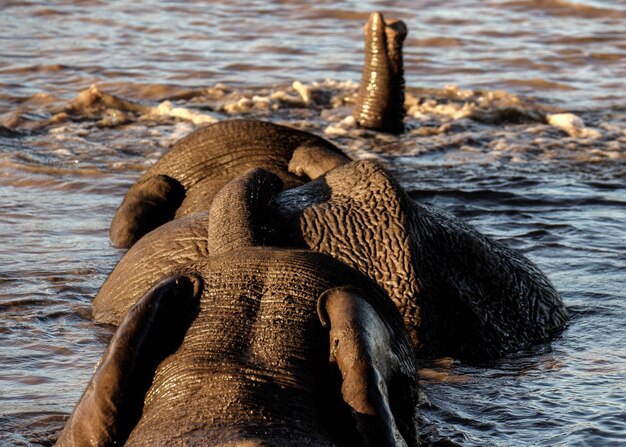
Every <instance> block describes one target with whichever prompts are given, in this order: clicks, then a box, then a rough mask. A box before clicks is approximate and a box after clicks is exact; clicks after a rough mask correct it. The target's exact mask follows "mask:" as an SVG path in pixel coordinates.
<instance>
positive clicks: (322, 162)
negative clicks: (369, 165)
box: [289, 140, 350, 180]
mask: <svg viewBox="0 0 626 447" xmlns="http://www.w3.org/2000/svg"><path fill="white" fill-rule="evenodd" d="M349 161H350V159H349V158H347V157H346V156H345V155H343V154H342V153H341V152H339V151H337V149H336V148H334V147H330V146H328V147H327V146H325V145H323V144H321V143H320V142H319V141H317V140H312V141H307V142H306V143H303V144H301V145H300V146H298V147H297V148H296V150H294V151H293V154H292V156H291V160H289V172H291V173H292V174H296V175H298V176H300V177H303V176H306V177H308V178H309V179H310V180H315V179H316V178H318V177H319V176H320V175H323V174H325V173H326V172H328V171H330V170H331V169H333V168H336V167H337V166H340V165H343V164H346V163H348V162H349Z"/></svg>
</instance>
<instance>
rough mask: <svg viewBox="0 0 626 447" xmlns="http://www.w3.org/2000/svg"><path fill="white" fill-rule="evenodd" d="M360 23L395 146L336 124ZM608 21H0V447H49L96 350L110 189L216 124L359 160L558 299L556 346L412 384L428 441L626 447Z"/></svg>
mask: <svg viewBox="0 0 626 447" xmlns="http://www.w3.org/2000/svg"><path fill="white" fill-rule="evenodd" d="M374 10H380V11H382V12H383V13H385V15H386V16H389V17H393V16H395V17H399V18H402V19H403V20H404V21H405V22H406V23H407V26H408V27H409V36H408V38H407V41H406V44H405V71H406V80H407V86H408V95H407V108H408V110H409V113H408V117H407V120H406V123H407V127H408V131H407V132H406V133H405V134H403V135H401V136H399V137H395V136H389V135H383V134H376V133H373V132H367V131H362V130H357V129H354V128H353V127H351V126H350V125H349V123H347V121H346V118H347V117H348V116H349V115H350V109H351V106H352V102H353V100H354V95H355V92H356V89H357V86H358V81H359V76H360V70H361V65H362V57H363V56H362V47H363V43H362V37H361V33H362V31H361V28H362V26H363V24H364V23H365V21H366V19H367V17H368V15H369V13H370V12H371V11H374ZM625 18H626V2H624V1H611V2H609V1H565V0H548V1H538V0H537V1H534V0H510V1H495V0H491V1H471V0H468V1H462V0H453V1H449V2H444V3H442V2H434V1H396V2H387V1H375V0H366V1H358V2H357V1H333V2H330V1H319V2H315V3H312V2H305V1H263V2H261V1H231V2H213V1H200V0H195V1H186V2H177V1H156V0H144V1H134V2H122V1H106V2H105V1H99V0H92V1H84V2H73V1H69V0H66V1H63V0H57V1H53V2H50V1H35V0H32V1H29V0H22V1H19V0H14V1H12V0H8V1H5V2H3V3H2V5H1V6H0V39H1V45H0V54H1V55H2V57H1V58H0V125H2V126H3V127H0V312H1V315H2V318H0V365H2V369H1V372H0V444H2V445H9V446H13V445H15V446H34V445H50V444H51V443H52V442H53V441H54V440H55V439H56V434H57V432H58V430H59V429H60V428H61V427H62V426H63V423H64V421H65V419H66V418H67V416H68V415H69V413H70V412H71V410H72V408H73V406H74V405H75V403H76V401H77V400H78V398H79V397H80V395H81V393H82V391H83V389H84V387H85V385H86V383H87V381H88V379H89V377H90V376H91V374H92V372H93V369H94V365H95V363H96V362H97V360H98V358H99V356H100V354H101V353H102V351H103V349H104V347H105V346H106V343H107V341H108V339H109V337H110V335H111V332H112V328H110V327H107V326H102V325H97V324H95V323H94V322H93V321H92V320H91V301H92V299H93V297H94V296H95V294H96V293H97V291H98V289H99V287H100V285H101V284H102V282H103V281H104V279H105V278H106V276H107V275H108V273H109V272H110V271H111V269H112V268H113V266H114V265H115V263H116V262H117V261H118V260H119V259H120V257H121V256H122V255H123V252H122V251H121V250H116V249H114V248H113V247H111V245H110V243H109V241H108V234H107V232H108V226H109V223H110V220H111V218H112V216H113V213H114V212H115V209H116V207H117V206H118V205H119V203H120V202H121V199H122V197H123V195H124V193H125V191H126V190H127V188H128V186H129V185H130V184H132V182H133V181H134V180H135V179H137V178H138V177H139V175H140V174H141V172H142V171H143V170H144V169H145V168H146V167H147V166H149V165H150V164H152V163H154V162H155V161H156V160H157V159H158V157H159V156H160V155H161V154H162V153H163V152H164V151H165V150H167V148H168V146H169V145H170V144H171V143H172V142H174V141H176V140H177V139H179V138H181V137H182V136H184V135H186V134H187V133H189V132H191V131H192V130H193V129H195V128H197V127H198V126H201V125H204V124H206V123H209V122H212V121H215V120H221V119H227V118H234V117H254V118H261V119H267V120H271V121H274V122H277V123H282V124H288V125H291V126H294V127H298V128H302V129H305V130H309V131H312V132H315V133H317V134H319V135H322V136H324V137H326V138H328V139H330V140H331V141H333V142H334V143H335V144H337V145H338V146H340V147H341V148H342V149H344V150H345V151H346V152H347V153H348V154H349V155H351V156H352V157H354V158H377V159H379V160H380V161H382V162H383V163H385V164H386V166H388V168H389V169H391V170H392V171H393V172H394V173H395V174H396V175H397V176H398V178H399V180H400V181H401V183H402V184H403V185H404V186H405V187H406V188H407V190H408V191H409V192H410V194H411V196H412V197H413V198H414V199H415V200H421V201H427V202H431V203H434V204H436V205H438V206H441V207H443V208H446V209H447V210H449V211H451V212H453V213H455V214H457V215H458V216H460V217H462V218H464V219H466V220H468V221H469V222H471V223H472V224H474V225H475V226H477V227H478V228H479V229H480V230H481V231H483V232H485V233H486V234H489V235H491V236H492V237H494V238H496V239H499V240H502V241H504V242H505V243H507V244H509V245H511V246H513V247H515V248H517V249H519V250H520V251H522V252H523V253H525V254H526V255H527V256H528V257H529V258H531V259H532V260H533V261H534V262H536V263H537V264H538V265H539V266H540V267H541V268H542V269H543V270H544V271H545V272H546V273H547V275H548V276H549V277H550V279H551V280H552V281H553V282H554V284H555V286H556V287H557V289H558V290H559V291H560V292H561V294H562V296H563V298H564V300H565V303H566V304H567V306H568V308H569V310H570V313H571V315H572V320H571V323H570V325H569V326H568V328H567V329H566V330H565V332H564V333H563V334H562V336H561V337H559V338H557V339H556V340H554V341H552V342H547V343H544V344H541V345H539V346H536V347H533V348H531V349H528V350H527V351H524V352H520V353H516V354H514V355H511V356H509V357H507V358H505V359H502V360H500V361H497V362H493V363H490V364H484V365H466V364H463V363H460V362H458V361H456V360H454V359H438V360H437V361H435V362H432V363H431V364H427V365H423V366H424V368H423V369H422V372H421V375H422V380H421V386H422V389H423V393H424V399H423V404H422V414H423V416H424V422H423V424H422V427H420V430H421V433H422V435H423V437H424V439H425V440H426V441H427V442H434V441H437V440H440V439H450V440H453V441H455V442H458V443H461V444H462V445H468V446H513V445H520V446H527V445H536V446H557V445H568V446H570V445H598V446H611V445H615V446H617V445H623V444H624V443H626V398H625V397H624V396H626V319H625V318H624V315H625V310H626V309H625V307H626V304H625V303H626V292H625V289H626V287H625V286H626V281H625V278H626V257H625V256H624V253H626V225H624V223H625V222H626V169H625V168H626V163H625V160H626V155H625V147H626V109H625V107H624V99H625V98H624V91H626V85H625V81H624V79H626V63H625V60H626V43H625V42H626V31H625V30H626V28H625V27H624V23H625ZM294 81H299V82H300V83H301V84H295V86H294V84H293V82H294ZM92 85H95V86H96V87H95V89H92V90H91V93H89V90H88V89H90V87H91V86H92ZM98 95H100V98H102V97H103V96H102V95H105V96H106V95H115V96H116V97H117V98H119V99H121V100H123V101H134V102H136V103H138V104H139V106H140V107H135V108H133V107H130V108H129V107H127V106H128V104H127V103H123V102H122V103H121V105H119V104H118V106H111V103H106V101H104V102H103V101H102V100H100V101H98V100H93V101H91V102H87V103H86V102H85V101H84V100H85V98H92V99H93V98H95V97H97V96H98ZM306 99H308V101H307V100H306ZM105 103H106V104H105ZM563 113H573V114H575V115H573V116H574V118H576V119H577V120H579V121H576V120H574V121H571V120H570V122H573V123H574V124H575V125H564V124H563V123H562V122H561V124H559V122H557V121H551V118H550V117H551V116H563V115H560V114H563ZM570 118H571V117H570ZM571 119H573V118H571ZM550 123H552V124H550ZM566 124H567V120H566Z"/></svg>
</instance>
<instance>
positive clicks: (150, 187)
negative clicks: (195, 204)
mask: <svg viewBox="0 0 626 447" xmlns="http://www.w3.org/2000/svg"><path fill="white" fill-rule="evenodd" d="M184 199H185V188H184V187H183V186H182V185H181V184H180V183H179V182H178V181H177V180H175V179H173V178H171V177H168V176H166V175H154V176H150V177H148V178H146V179H144V180H141V181H140V182H138V183H136V184H135V185H133V186H132V187H131V188H130V189H129V190H128V192H127V193H126V197H124V201H123V202H122V204H121V205H120V207H119V208H118V209H117V211H116V213H115V216H114V217H113V221H112V222H111V228H110V230H109V237H110V239H111V242H112V243H113V245H114V246H115V247H118V248H128V247H130V246H131V245H133V244H134V243H135V242H137V241H138V240H139V239H140V238H141V237H142V236H143V235H144V234H146V233H149V232H150V231H152V230H154V229H155V228H157V227H159V226H161V225H163V224H164V223H166V222H169V221H170V220H172V219H173V218H174V215H175V214H176V210H177V209H178V207H179V206H180V205H181V203H182V202H183V200H184Z"/></svg>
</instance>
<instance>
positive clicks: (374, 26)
mask: <svg viewBox="0 0 626 447" xmlns="http://www.w3.org/2000/svg"><path fill="white" fill-rule="evenodd" d="M364 31H365V64H364V66H363V73H362V75H361V83H360V85H359V93H358V96H357V99H356V103H355V106H354V110H353V112H352V116H353V117H354V119H355V121H356V122H357V124H358V125H360V126H361V127H365V128H368V129H373V130H379V131H382V132H388V133H402V132H403V131H404V122H403V119H404V115H405V110H404V67H403V60H402V44H403V42H404V39H405V38H406V35H407V33H408V30H407V27H406V25H405V24H404V22H402V21H401V20H395V19H391V20H385V19H384V18H383V15H382V14H381V13H379V12H375V13H372V14H371V15H370V18H369V20H368V22H367V24H366V25H365V28H364Z"/></svg>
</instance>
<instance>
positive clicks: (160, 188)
mask: <svg viewBox="0 0 626 447" xmlns="http://www.w3.org/2000/svg"><path fill="white" fill-rule="evenodd" d="M347 161H349V159H348V158H347V157H346V156H345V155H343V154H342V153H341V151H340V150H339V149H337V148H336V147H335V146H334V145H332V144H331V143H329V142H328V141H326V140H324V139H323V138H320V137H318V136H315V135H313V134H310V133H308V132H303V131H299V130H296V129H291V128H289V127H285V126H279V125H277V124H272V123H269V122H264V121H255V120H229V121H222V122H219V123H216V124H212V125H210V126H207V127H204V128H202V129H199V130H197V131H195V132H193V133H191V134H190V135H188V136H187V137H185V138H183V139H182V140H180V141H178V142H177V143H176V144H174V145H173V146H172V148H171V149H170V150H169V151H168V152H167V153H165V154H164V155H163V156H162V157H161V159H160V160H159V161H158V162H157V163H155V164H154V165H153V166H152V167H150V169H148V170H147V171H146V172H145V173H144V174H143V175H142V176H141V177H140V178H139V180H137V182H136V183H135V184H134V185H133V186H131V188H130V189H129V190H128V192H127V193H126V197H125V198H124V201H123V202H122V204H121V205H120V207H119V208H118V210H117V212H116V214H115V216H114V218H113V221H112V222H111V228H110V238H111V242H112V243H113V245H114V246H116V247H120V248H122V247H130V246H131V245H132V244H134V243H135V242H136V241H138V240H139V239H140V238H141V237H142V236H143V235H144V234H146V233H148V232H149V231H151V230H153V229H155V228H157V227H158V226H160V225H162V224H164V223H165V222H168V221H170V220H172V219H175V218H180V217H184V216H188V215H191V214H195V213H197V212H201V211H206V210H207V209H209V207H210V206H211V202H212V200H213V197H214V196H215V194H216V193H217V192H218V191H219V190H220V188H222V186H224V185H225V184H226V183H228V182H229V181H230V180H232V179H233V178H235V177H237V176H239V175H242V174H243V173H245V172H246V171H248V170H249V169H252V168H262V169H267V170H268V171H271V172H274V173H275V174H277V175H278V176H279V177H280V178H281V180H282V181H283V182H284V184H285V187H286V188H292V187H294V186H298V185H301V184H303V183H304V182H305V181H308V180H310V178H315V177H317V176H319V175H321V174H323V173H324V172H326V171H327V170H328V169H331V168H333V167H335V166H337V165H339V164H342V163H345V162H347ZM291 162H294V163H297V164H298V165H299V166H305V167H306V168H307V173H308V174H309V175H311V176H313V177H310V178H305V177H303V176H302V175H303V172H302V171H297V170H292V171H290V170H289V164H290V163H291Z"/></svg>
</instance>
